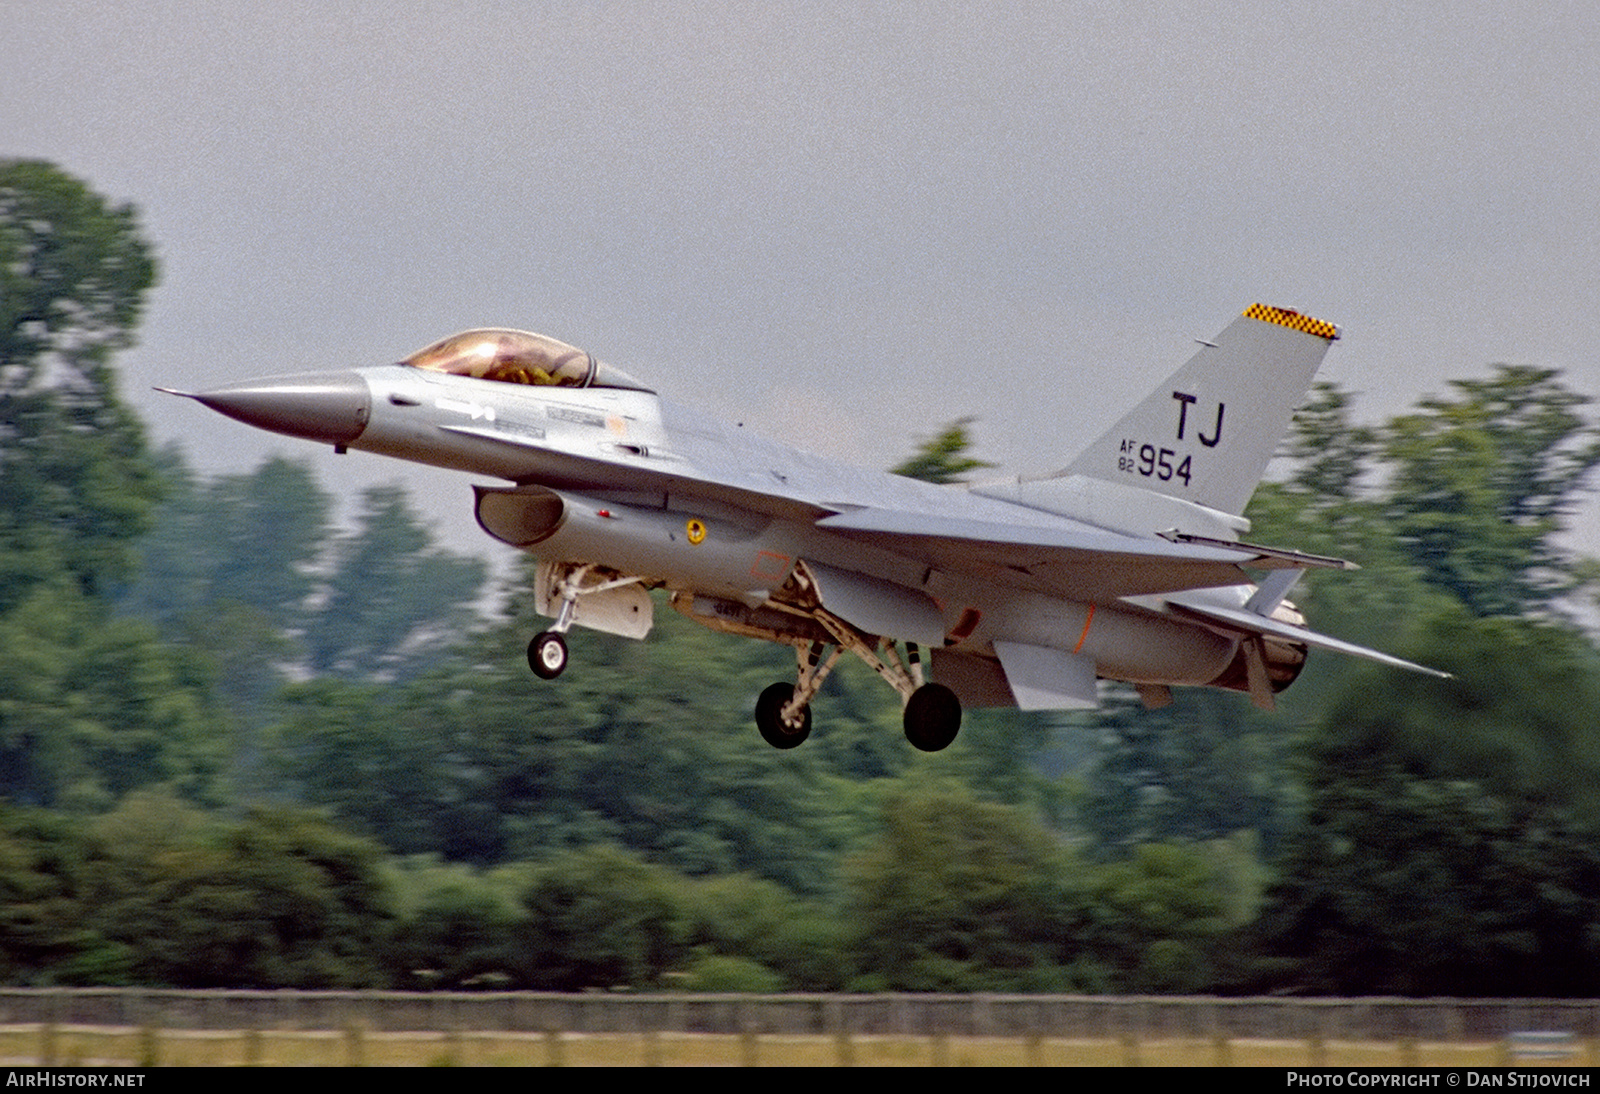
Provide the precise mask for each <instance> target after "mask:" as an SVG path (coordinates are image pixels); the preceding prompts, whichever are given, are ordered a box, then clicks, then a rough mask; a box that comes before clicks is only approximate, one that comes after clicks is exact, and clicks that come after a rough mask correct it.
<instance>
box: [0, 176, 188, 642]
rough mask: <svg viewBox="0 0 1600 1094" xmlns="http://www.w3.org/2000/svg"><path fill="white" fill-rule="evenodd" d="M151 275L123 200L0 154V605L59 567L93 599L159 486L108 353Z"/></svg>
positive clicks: (115, 574)
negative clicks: (118, 202)
mask: <svg viewBox="0 0 1600 1094" xmlns="http://www.w3.org/2000/svg"><path fill="white" fill-rule="evenodd" d="M154 282H155V260H154V258H153V257H152V256H151V253H150V248H149V245H148V244H146V243H145V241H144V240H143V239H142V238H141V237H140V235H139V231H138V226H137V224H136V222H135V216H134V212H133V209H132V208H131V207H129V206H120V207H111V206H108V205H107V204H106V202H105V200H104V199H103V198H101V197H100V196H99V195H97V194H95V193H94V192H93V191H91V190H89V188H88V187H86V186H85V185H84V184H83V183H81V182H79V181H78V180H77V179H75V178H72V177H71V176H70V175H67V174H65V173H63V172H61V171H60V170H58V169H56V168H55V167H52V166H51V165H49V164H46V163H37V162H32V161H17V160H0V612H3V611H5V610H8V609H9V608H11V607H13V606H15V605H16V604H17V603H19V602H20V601H21V600H22V599H23V598H24V597H25V596H26V595H27V594H28V591H29V590H30V589H32V588H34V587H35V586H37V585H39V584H48V583H50V582H51V581H53V580H54V578H55V577H56V576H57V575H61V574H65V575H68V576H69V577H70V578H71V580H72V581H73V582H74V583H75V584H76V585H77V586H78V588H79V589H80V590H81V591H82V592H84V593H85V594H87V595H89V596H95V595H98V594H100V593H102V592H104V591H105V589H106V587H107V584H108V583H109V582H111V581H115V580H117V579H120V578H122V577H124V576H125V575H126V574H127V572H128V566H129V561H130V556H129V547H130V544H131V542H132V541H133V540H134V539H135V538H136V537H137V536H138V535H140V534H141V533H142V532H144V531H145V530H146V528H148V526H149V524H148V522H149V510H150V506H151V504H152V503H153V502H154V500H155V498H156V493H157V489H156V483H155V478H154V475H153V473H152V470H151V467H150V463H149V459H148V456H147V454H146V452H145V447H144V437H143V432H142V430H141V429H140V427H139V423H138V422H137V420H136V419H135V418H134V417H133V415H132V414H131V413H130V412H129V411H128V410H127V408H126V407H125V406H123V404H122V402H121V400H120V399H119V398H118V396H117V391H116V383H115V377H114V376H113V374H112V372H111V368H110V364H109V362H110V358H111V355H112V354H113V353H114V352H115V351H116V350H119V349H123V348H125V347H126V346H128V345H130V344H131V343H132V340H133V329H134V326H135V325H136V323H137V321H138V317H139V314H140V311H141V310H142V308H143V306H144V298H145V294H146V293H147V292H148V290H149V288H150V286H151V285H152V284H154Z"/></svg>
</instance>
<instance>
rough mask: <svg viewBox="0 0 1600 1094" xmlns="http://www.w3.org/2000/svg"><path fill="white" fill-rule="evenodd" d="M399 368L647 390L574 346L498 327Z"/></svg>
mask: <svg viewBox="0 0 1600 1094" xmlns="http://www.w3.org/2000/svg"><path fill="white" fill-rule="evenodd" d="M400 363H401V364H402V365H410V366H411V367H412V368H422V369H427V370H428V371H430V372H448V373H450V374H451V375H452V376H472V377H475V378H477V379H479V380H498V381H499V382H501V383H503V384H528V385H531V386H534V387H620V388H630V389H632V390H634V391H649V390H650V389H649V388H647V387H645V386H644V385H643V384H641V383H640V382H639V381H637V380H635V379H634V378H633V377H632V376H629V375H628V374H627V373H626V372H623V371H622V370H621V369H618V368H612V367H611V366H610V365H605V364H601V363H600V362H599V361H596V360H595V359H594V358H593V357H591V356H590V355H589V354H587V353H585V352H584V351H583V350H581V349H578V348H577V347H575V346H569V345H567V344H566V343H565V342H557V341H556V340H555V339H554V338H546V337H545V336H544V335H542V334H531V333H529V332H528V331H524V330H510V329H507V328H502V327H490V328H484V329H481V330H469V331H464V332H462V333H461V334H453V335H451V336H450V337H449V338H446V339H443V340H442V341H439V342H435V343H434V344H433V345H431V346H428V347H427V348H426V349H419V350H418V351H417V352H415V353H413V354H412V355H411V356H409V357H407V358H406V359H405V360H403V361H401V362H400Z"/></svg>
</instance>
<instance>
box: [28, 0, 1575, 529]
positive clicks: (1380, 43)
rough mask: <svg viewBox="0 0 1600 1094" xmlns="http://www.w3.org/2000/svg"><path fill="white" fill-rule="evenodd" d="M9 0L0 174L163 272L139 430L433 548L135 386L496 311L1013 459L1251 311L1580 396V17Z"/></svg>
mask: <svg viewBox="0 0 1600 1094" xmlns="http://www.w3.org/2000/svg"><path fill="white" fill-rule="evenodd" d="M5 9H6V10H5V19H4V30H3V31H0V57H3V58H4V63H3V64H0V155H8V156H23V157H39V158H44V159H48V160H52V161H55V162H56V163H58V164H59V165H61V166H62V167H63V168H65V169H67V170H68V171H70V172H72V173H74V174H76V175H78V176H79V177H81V178H83V179H85V180H87V181H88V182H89V183H90V184H91V185H93V186H94V187H95V188H96V189H98V190H99V191H101V192H102V193H104V194H107V195H109V196H110V197H112V198H114V199H116V200H118V201H130V202H133V203H134V204H135V205H137V206H138V207H139V209H140V210H141V212H142V219H143V224H144V227H145V230H146V233H147V235H148V236H149V238H150V239H151V240H152V241H153V242H154V243H155V245H156V247H157V250H158V252H159V254H160V256H161V261H162V281H161V284H160V286H159V288H158V289H157V290H156V292H155V294H154V296H153V299H152V301H151V305H150V308H149V311H148V315H147V319H146V322H145V324H144V327H143V330H142V334H141V341H140V345H139V348H138V349H137V350H135V351H134V352H132V353H129V354H127V355H126V356H125V357H124V358H123V359H122V362H121V363H122V368H123V372H124V375H125V378H126V383H127V394H128V395H129V397H130V398H131V399H132V400H133V401H134V402H135V403H136V404H137V405H138V407H139V409H140V410H141V412H142V413H143V414H144V415H145V417H146V419H147V420H148V421H149V422H150V423H151V427H152V430H153V432H154V434H155V437H156V438H157V439H158V440H166V439H169V438H171V437H174V436H179V437H184V438H186V439H187V440H188V442H189V445H190V454H191V458H192V459H193V461H194V463H195V464H196V465H197V466H198V467H199V468H200V469H201V470H202V471H207V472H216V471H234V470H242V469H245V468H247V467H250V466H252V465H253V464H254V463H255V462H256V461H257V460H258V459H259V458H260V457H261V455H262V454H264V453H265V452H267V451H271V450H274V449H275V450H277V451H281V452H285V453H290V454H296V455H299V456H301V457H304V458H308V459H311V460H312V461H313V462H314V463H315V464H316V466H317V468H318V470H319V472H321V473H322V474H323V475H324V476H325V477H326V478H328V479H329V480H330V481H337V482H339V483H341V484H343V485H344V487H345V488H351V487H353V486H354V485H356V484H359V483H362V482H377V481H402V482H405V483H407V484H408V485H411V486H412V487H413V488H414V489H415V490H417V491H419V492H421V493H422V494H424V495H425V496H426V498H427V508H428V511H429V513H430V514H433V515H434V517H435V519H436V520H437V521H439V522H444V521H447V520H448V521H450V522H452V529H451V535H450V538H451V540H452V542H455V543H458V544H459V543H464V542H478V541H474V540H472V539H471V538H470V537H471V536H472V535H474V534H476V530H475V529H474V528H473V526H472V521H471V516H470V491H469V489H468V483H469V481H470V480H469V479H467V478H466V477H462V476H448V475H446V474H444V473H442V472H425V471H423V470H421V469H414V468H411V467H409V466H407V465H403V464H398V463H394V462H392V461H385V460H382V459H380V458H379V457H375V456H368V455H363V454H351V455H349V456H345V457H334V456H333V455H332V454H331V453H329V452H326V451H325V450H319V449H317V448H314V447H313V446H311V445H309V444H304V443H299V442H293V441H288V440H281V439H280V440H274V439H273V438H271V437H269V436H267V435H265V434H256V433H254V432H253V431H250V430H247V429H246V428H245V427H243V426H239V425H237V424H236V423H231V422H228V421H226V420H225V419H222V418H220V417H218V416H216V415H214V414H211V413H209V412H207V411H205V410H204V409H202V408H200V407H198V406H196V405H195V404H193V403H189V402H186V401H180V400H176V399H171V398H169V397H165V396H160V395H156V394H154V393H152V392H150V391H149V387H150V385H152V384H157V383H160V384H168V385H173V386H178V387H185V388H191V389H192V388H197V387H205V386H211V385H215V384H220V383H223V382H227V381H230V380H236V379H240V378H244V377H249V376H258V375H264V374H271V373H275V372H290V371H300V370H304V369H306V368H320V367H329V368H335V367H339V368H342V367H351V366H358V365H367V364H379V363H386V362H389V361H392V360H395V359H397V358H399V357H401V356H403V355H404V354H406V353H408V352H409V351H411V350H413V349H416V348H418V347H419V346H421V345H423V344H425V343H427V342H430V341H433V340H434V339H436V338H438V337H441V336H443V335H445V334H449V333H452V332H454V331H457V330H461V329H463V328H467V327H471V326H480V325H503V326H516V327H523V328H527V329H531V330H536V331H540V332H543V333H546V334H550V335H553V336H554V337H557V338H560V339H562V340H564V341H567V342H571V343H573V344H576V345H579V346H582V347H584V348H585V349H588V350H589V351H590V352H592V353H593V354H595V356H597V357H599V358H601V359H603V360H606V361H609V362H611V363H613V364H615V365H617V366H619V367H621V368H623V369H626V370H627V371H629V372H631V373H633V374H635V375H637V376H639V377H641V378H643V379H646V380H648V381H650V382H652V383H653V384H654V385H655V386H656V387H658V388H659V390H661V392H662V393H663V394H664V395H667V396H669V397H672V398H676V399H678V400H680V401H682V402H687V403H690V404H694V405H698V406H700V407H702V408H704V409H707V410H711V411H713V412H716V413H718V414H720V415H723V416H726V417H728V418H730V419H734V420H739V421H744V422H745V423H746V424H747V425H748V426H751V427H753V428H757V429H760V430H762V431H765V432H767V433H769V434H772V435H774V436H777V437H779V438H780V439H784V440H788V441H791V442H794V443H797V444H800V445H802V446H804V447H807V448H810V449H813V450H816V451H819V452H824V453H833V454H836V455H838V456H839V457H841V458H844V459H847V460H850V461H852V462H859V463H863V464H867V465H870V466H876V467H883V466H886V465H889V464H891V463H894V462H896V461H897V460H899V459H901V458H902V457H904V456H905V455H906V454H907V453H908V452H909V451H910V449H911V447H912V446H913V444H914V443H915V441H916V439H917V438H918V437H919V436H926V435H928V434H931V433H933V432H934V431H935V430H937V428H938V427H939V426H940V425H941V424H943V423H944V422H947V421H949V420H951V419H953V418H956V417H958V416H961V415H973V416H975V417H976V418H977V425H976V427H975V437H976V440H977V443H978V452H977V454H978V455H980V456H983V457H985V458H987V459H989V460H992V461H994V462H996V463H998V464H1001V465H1002V466H1003V468H1004V469H1005V470H1006V471H1008V472H1022V473H1030V472H1044V471H1049V470H1053V469H1055V468H1057V467H1060V466H1061V465H1062V464H1063V463H1065V462H1066V460H1067V458H1068V457H1069V456H1070V455H1072V454H1073V453H1074V452H1075V451H1076V450H1077V449H1078V448H1080V447H1082V446H1083V445H1085V444H1086V443H1087V442H1088V441H1089V440H1091V439H1093V437H1094V436H1095V435H1096V434H1097V433H1099V432H1100V431H1101V430H1102V429H1103V428H1104V427H1106V426H1107V425H1109V423H1110V422H1111V421H1112V420H1114V419H1115V418H1116V417H1117V416H1119V415H1120V413H1121V412H1122V411H1123V410H1124V409H1126V408H1127V407H1128V406H1129V405H1131V404H1132V403H1133V402H1136V401H1137V399H1138V397H1139V396H1141V395H1142V394H1143V393H1144V392H1145V391H1147V390H1148V389H1149V388H1150V387H1152V386H1153V385H1154V384H1156V383H1157V382H1159V381H1160V380H1161V379H1162V378H1164V377H1165V376H1166V375H1167V374H1168V373H1170V372H1171V371H1173V370H1174V369H1175V368H1176V367H1177V366H1178V365H1179V364H1181V363H1182V362H1183V361H1184V360H1185V359H1186V358H1187V357H1188V356H1189V355H1190V352H1191V350H1192V348H1193V343H1192V339H1193V338H1196V337H1209V336H1210V335H1212V334H1215V333H1216V332H1217V331H1219V330H1221V329H1222V328H1223V327H1224V326H1226V325H1227V323H1228V322H1229V321H1231V319H1232V318H1233V317H1234V316H1235V315H1237V314H1238V312H1239V311H1241V310H1242V309H1243V308H1244V307H1245V306H1247V305H1248V304H1250V303H1251V302H1253V301H1257V300H1259V301H1262V302H1265V303H1270V304H1277V305H1282V306H1285V307H1293V308H1297V309H1299V310H1301V311H1303V312H1307V313H1309V314H1311V315H1314V316H1317V317H1318V318H1322V319H1326V320H1329V321H1331V322H1335V323H1338V324H1340V326H1341V327H1342V329H1343V331H1344V338H1343V339H1342V340H1341V341H1340V342H1339V343H1337V344H1336V345H1335V346H1334V347H1333V350H1332V352H1331V353H1330V354H1329V357H1328V360H1327V363H1326V364H1325V366H1324V370H1323V375H1324V376H1325V377H1326V378H1329V379H1333V380H1336V381H1337V382H1339V383H1340V384H1342V385H1344V386H1345V387H1347V388H1350V389H1353V390H1356V391H1359V392H1362V393H1364V394H1363V401H1362V403H1361V404H1359V406H1358V409H1359V410H1360V411H1361V412H1362V413H1363V414H1365V416H1368V417H1372V418H1377V417H1381V416H1382V415H1384V414H1386V413H1389V412H1391V411H1393V410H1396V409H1399V408H1400V407H1402V406H1404V405H1407V404H1409V403H1410V402H1411V401H1412V400H1414V399H1415V398H1416V397H1417V396H1418V395H1419V394H1421V393H1424V392H1428V391H1442V390H1443V389H1444V388H1445V385H1446V382H1447V381H1448V380H1449V379H1452V378H1460V377H1468V376H1477V375H1483V374H1485V373H1486V371H1487V369H1488V367H1489V365H1490V364H1491V363H1493V362H1501V361H1504V362H1514V363H1525V364H1533V365H1539V366H1545V367H1555V368H1560V369H1563V370H1565V372H1566V374H1567V379H1568V382H1569V383H1570V384H1571V386H1573V387H1574V388H1576V389H1578V390H1580V391H1582V392H1584V393H1586V394H1590V395H1600V358H1597V356H1596V350H1595V345H1596V339H1597V335H1596V332H1595V331H1594V329H1593V323H1594V319H1595V316H1596V313H1597V305H1600V242H1597V237H1600V197H1597V196H1596V195H1597V192H1600V187H1597V186H1596V185H1595V181H1594V177H1595V174H1596V169H1597V167H1600V121H1597V119H1600V6H1596V5H1595V4H1594V3H1593V2H1592V0H1585V2H1572V3H1560V2H1551V3H1544V2H1538V0H1525V2H1523V3H1519V4H1506V3H1503V2H1502V3H1478V2H1461V0H1452V2H1450V3H1443V2H1440V3H1405V2H1403V0H1387V2H1382V3H1369V2H1364V0H1363V2H1349V3H1314V2H1311V3H1300V4H1296V5H1293V6H1290V5H1281V6H1280V5H1263V4H1260V3H1249V4H1245V3H1221V2H1213V3H1202V4H1193V3H1187V4H1186V3H1174V2H1171V0H1167V2H1162V3H1152V4H1139V3H1114V2H1109V0H1108V2H1102V3H1075V2H1071V0H1050V2H1047V3H1012V4H1000V5H996V4H982V5H953V4H918V3H910V2H906V0H901V2H899V3H889V4H874V3H849V4H829V3H816V2H810V3H785V4H777V3H751V4H734V3H720V2H709V0H707V2H698V3H681V4H674V3H670V2H663V3H655V4H650V5H645V4H634V3H521V2H511V0H505V2H493V0H449V2H442V3H406V2H404V0H398V2H397V0H389V2H385V3H367V2H363V0H348V2H343V3H334V2H327V3H296V2H292V0H290V2H280V3H275V4H260V5H256V4H239V3H234V2H229V3H208V2H202V0H144V2H141V3H139V4H131V3H129V4H123V3H109V4H108V3H106V2H105V0H83V2H80V0H55V2H51V3H26V2H22V0H7V2H6V4H5ZM1596 523H1597V522H1595V521H1594V519H1593V518H1592V516H1591V515H1590V514H1589V513H1586V514H1585V516H1584V527H1583V528H1582V529H1580V541H1581V542H1580V546H1581V547H1582V548H1583V549H1584V550H1586V551H1590V552H1600V534H1592V533H1591V531H1590V526H1591V525H1594V524H1596ZM441 530H444V529H443V528H441ZM480 540H481V542H482V543H484V544H487V540H482V539H481V537H480Z"/></svg>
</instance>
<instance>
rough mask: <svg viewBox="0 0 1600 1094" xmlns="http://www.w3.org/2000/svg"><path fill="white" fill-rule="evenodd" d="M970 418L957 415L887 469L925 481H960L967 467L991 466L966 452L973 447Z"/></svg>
mask: <svg viewBox="0 0 1600 1094" xmlns="http://www.w3.org/2000/svg"><path fill="white" fill-rule="evenodd" d="M972 422H973V419H972V418H957V419H956V420H955V421H953V422H951V423H950V424H949V425H947V426H945V427H944V428H943V429H942V430H940V431H939V432H938V434H936V435H935V436H934V437H932V438H930V439H929V440H926V441H923V442H922V443H921V444H919V445H918V446H917V452H916V455H914V456H912V457H910V458H909V459H907V460H906V461H905V462H904V463H901V464H899V465H898V466H896V467H892V468H890V469H889V470H890V473H891V474H895V475H904V476H905V477H906V478H908V479H921V480H922V481H924V482H936V483H951V482H960V481H961V479H962V477H963V476H964V475H966V474H967V473H968V472H969V471H977V470H978V469H979V468H983V467H993V466H994V464H992V463H985V462H984V461H983V460H979V459H974V458H973V457H971V456H968V455H967V454H966V453H967V450H968V449H969V448H971V447H972V438H971V436H970V431H971V429H972Z"/></svg>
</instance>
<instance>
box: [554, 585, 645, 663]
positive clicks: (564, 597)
mask: <svg viewBox="0 0 1600 1094" xmlns="http://www.w3.org/2000/svg"><path fill="white" fill-rule="evenodd" d="M592 569H593V567H592V566H589V565H587V564H569V565H563V566H561V567H558V569H557V573H558V575H559V576H558V577H557V578H556V579H555V583H554V588H553V589H552V593H553V594H554V596H553V597H552V599H555V598H559V599H560V601H561V607H560V609H559V610H558V612H557V614H556V621H555V625H554V626H552V627H551V628H550V629H549V630H547V631H541V632H540V633H538V634H536V635H534V636H533V641H531V642H529V643H528V667H529V668H530V669H532V670H533V674H534V675H535V676H537V677H539V678H540V679H541V680H554V679H555V678H556V677H557V676H560V675H561V674H562V673H563V672H565V671H566V669H567V640H566V639H565V638H563V637H562V635H564V634H566V633H567V632H568V631H569V630H571V629H572V623H573V618H574V617H575V616H576V614H577V610H578V598H579V597H580V596H588V595H590V594H592V593H603V592H609V591H610V590H612V589H620V588H622V587H623V586H624V585H635V584H638V582H639V579H638V578H637V577H620V578H617V579H615V580H611V581H600V582H598V583H596V584H593V585H585V584H584V579H585V578H586V577H587V576H588V575H589V572H590V571H591V570H592ZM647 629H648V628H647Z"/></svg>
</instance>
